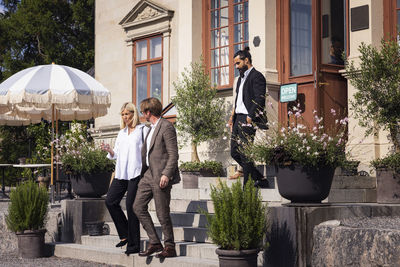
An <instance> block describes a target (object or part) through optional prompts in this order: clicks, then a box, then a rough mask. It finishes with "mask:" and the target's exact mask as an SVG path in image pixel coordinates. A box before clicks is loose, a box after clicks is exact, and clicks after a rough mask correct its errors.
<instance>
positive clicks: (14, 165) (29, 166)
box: [12, 164, 51, 180]
mask: <svg viewBox="0 0 400 267" xmlns="http://www.w3.org/2000/svg"><path fill="white" fill-rule="evenodd" d="M12 166H13V167H14V168H30V169H32V180H33V170H34V169H37V168H42V167H48V168H49V167H51V164H13V165H12Z"/></svg>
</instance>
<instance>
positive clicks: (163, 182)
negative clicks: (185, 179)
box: [160, 175, 169, 188]
mask: <svg viewBox="0 0 400 267" xmlns="http://www.w3.org/2000/svg"><path fill="white" fill-rule="evenodd" d="M168 183H169V179H168V177H167V176H165V175H163V176H161V180H160V187H161V188H165V187H167V185H168Z"/></svg>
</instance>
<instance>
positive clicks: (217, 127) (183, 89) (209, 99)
mask: <svg viewBox="0 0 400 267" xmlns="http://www.w3.org/2000/svg"><path fill="white" fill-rule="evenodd" d="M181 75H182V77H181V79H180V80H179V81H178V82H176V83H174V87H175V90H176V96H175V97H174V98H173V99H172V103H173V104H174V105H175V106H176V109H177V117H176V129H177V130H178V134H179V136H180V139H179V140H180V142H181V145H185V144H188V143H190V144H191V147H192V155H191V162H190V163H183V164H181V165H180V166H179V168H180V170H181V172H182V174H183V175H182V184H183V187H184V188H197V179H198V176H199V175H202V173H204V175H207V176H209V175H213V176H219V175H221V174H222V172H223V169H222V164H218V163H217V162H215V161H204V162H200V159H199V155H198V153H197V146H198V145H199V144H200V143H201V142H205V141H209V140H211V139H214V138H220V137H221V136H223V135H224V132H225V131H224V128H225V120H224V114H225V112H224V104H223V100H222V99H220V98H218V97H217V90H216V88H215V87H213V86H212V85H211V82H210V78H209V76H208V75H207V74H206V72H205V69H204V66H203V64H202V63H196V62H192V63H191V68H190V69H185V72H183V73H182V74H181ZM185 172H189V173H188V174H185ZM194 172H195V173H194Z"/></svg>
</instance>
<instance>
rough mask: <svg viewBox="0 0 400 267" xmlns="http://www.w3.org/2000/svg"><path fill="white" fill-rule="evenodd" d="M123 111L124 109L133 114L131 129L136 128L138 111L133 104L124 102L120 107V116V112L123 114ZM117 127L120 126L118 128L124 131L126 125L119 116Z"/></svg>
mask: <svg viewBox="0 0 400 267" xmlns="http://www.w3.org/2000/svg"><path fill="white" fill-rule="evenodd" d="M125 109H126V110H127V111H129V112H132V113H133V116H132V120H131V121H132V127H136V125H138V124H139V114H138V110H137V108H136V106H135V105H134V104H133V103H131V102H126V103H124V104H123V105H122V107H121V111H120V114H122V112H123V111H124V110H125ZM119 125H120V128H121V129H124V128H125V127H126V124H125V122H124V120H123V119H122V116H121V122H120V124H119Z"/></svg>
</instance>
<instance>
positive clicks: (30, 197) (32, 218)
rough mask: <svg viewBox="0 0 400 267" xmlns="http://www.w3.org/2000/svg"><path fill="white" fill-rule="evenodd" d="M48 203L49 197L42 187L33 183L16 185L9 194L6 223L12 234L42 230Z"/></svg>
mask: <svg viewBox="0 0 400 267" xmlns="http://www.w3.org/2000/svg"><path fill="white" fill-rule="evenodd" d="M48 203H49V195H48V193H47V190H46V189H45V188H44V187H39V186H38V185H37V184H36V183H35V182H33V181H27V182H24V183H22V184H20V185H18V186H17V187H16V188H15V189H12V190H11V193H10V205H9V206H8V215H7V217H6V223H7V227H8V229H10V230H11V231H13V232H23V231H24V230H39V229H43V227H44V225H45V222H46V216H47V210H48Z"/></svg>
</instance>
